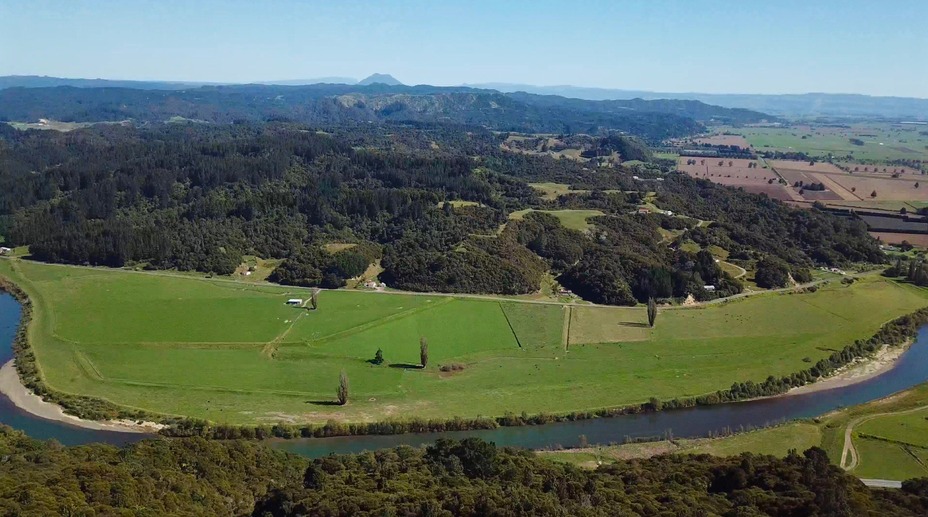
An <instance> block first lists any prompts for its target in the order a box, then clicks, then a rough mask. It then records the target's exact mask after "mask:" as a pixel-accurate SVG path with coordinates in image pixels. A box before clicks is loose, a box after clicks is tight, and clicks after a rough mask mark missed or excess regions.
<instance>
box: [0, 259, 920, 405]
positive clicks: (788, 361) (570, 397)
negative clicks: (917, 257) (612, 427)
mask: <svg viewBox="0 0 928 517" xmlns="http://www.w3.org/2000/svg"><path fill="white" fill-rule="evenodd" d="M0 274H2V275H3V276H6V277H9V278H10V279H12V280H13V281H15V282H17V283H18V284H20V285H21V286H22V287H23V288H24V289H25V290H26V291H27V292H28V293H29V295H30V296H31V297H32V299H33V300H34V303H35V319H34V321H33V326H32V327H31V328H30V339H31V342H32V343H33V347H34V350H35V353H36V357H37V359H38V362H39V365H40V367H41V369H42V372H43V375H44V376H45V378H46V381H47V383H48V384H49V386H51V387H52V388H53V389H56V390H60V391H63V392H67V393H73V394H84V395H90V396H94V397H100V398H105V399H107V400H109V401H112V402H114V403H116V404H119V405H122V406H126V407H133V408H142V409H146V410H149V411H153V412H156V413H162V414H170V415H186V416H193V417H198V418H207V419H210V420H213V421H220V422H231V423H254V422H277V421H286V422H317V423H318V422H325V421H327V420H329V419H337V420H345V421H371V420H384V419H390V418H399V419H402V418H409V417H412V416H417V417H424V418H451V417H454V416H462V417H475V416H478V415H483V416H500V415H503V414H504V413H506V412H507V411H513V412H516V413H519V412H522V411H526V412H528V413H530V414H534V413H541V412H554V413H562V412H569V411H574V410H581V409H593V408H600V407H608V406H619V405H625V404H631V403H641V402H643V401H646V400H648V399H649V398H650V397H658V398H661V399H669V398H673V397H684V396H692V395H699V394H703V393H708V392H712V391H715V390H718V389H723V388H727V387H728V386H730V385H731V384H732V382H735V381H745V380H754V381H762V380H764V379H766V378H767V376H769V375H783V374H787V373H791V372H794V371H797V370H800V369H803V368H806V367H808V364H809V363H808V362H807V361H804V360H803V359H804V358H807V360H812V361H813V362H814V361H816V360H818V359H819V358H822V357H825V356H827V355H829V354H831V352H832V351H833V350H835V349H837V348H840V347H843V346H844V345H846V344H848V343H850V342H852V341H853V340H854V339H858V338H863V337H867V336H869V335H871V334H872V333H873V332H874V331H875V330H876V329H877V328H878V327H879V326H880V325H881V324H883V323H884V322H885V321H887V320H889V319H891V318H893V317H896V316H899V315H901V314H906V313H909V312H912V311H913V310H915V309H916V308H919V307H921V306H924V305H928V293H926V292H925V291H923V290H920V289H917V288H914V287H910V286H906V285H900V284H896V283H893V282H890V281H887V280H884V279H881V278H879V277H876V276H873V277H868V278H866V279H862V280H859V281H858V282H856V283H855V284H854V285H853V286H851V287H846V286H842V285H839V284H837V283H835V284H833V285H828V286H826V287H824V288H822V289H820V290H819V291H818V292H816V293H806V294H776V293H769V294H762V295H758V296H753V297H748V298H745V299H743V300H740V301H737V302H731V303H727V304H717V305H712V306H706V307H704V308H696V309H688V308H675V309H662V310H661V313H660V315H659V317H658V323H657V326H656V328H655V329H649V328H647V327H646V326H645V325H644V321H645V309H644V308H643V307H639V308H601V307H590V306H564V305H559V304H540V303H521V302H515V301H506V300H502V299H500V300H494V299H480V298H473V297H451V296H422V295H411V294H391V293H374V292H356V291H324V292H322V293H321V294H320V296H319V309H318V310H316V311H311V310H308V309H304V308H298V307H290V306H287V305H285V303H284V302H285V301H286V300H287V299H288V298H293V297H300V298H306V297H307V296H308V291H307V290H301V289H294V288H287V287H279V286H271V285H267V284H247V283H244V282H237V281H232V280H220V279H199V278H193V277H190V276H172V275H171V274H170V273H141V272H130V271H122V270H104V269H91V268H79V267H67V266H52V265H43V264H36V263H31V262H26V261H21V260H0ZM420 337H426V338H427V339H428V342H429V349H430V362H429V366H428V368H426V369H424V370H423V369H419V368H417V367H416V363H418V361H419V338H420ZM378 348H382V349H383V352H384V357H385V360H386V364H384V365H382V366H374V365H372V364H370V363H369V362H368V360H369V359H372V358H373V357H374V353H375V352H376V350H377V349H378ZM452 363H454V364H459V365H463V367H464V369H463V370H461V371H456V372H442V371H441V370H440V369H439V366H440V365H450V364H452ZM342 370H344V371H345V372H346V373H347V374H348V377H349V378H350V381H351V394H352V395H351V402H350V403H349V404H348V405H347V406H343V407H342V406H336V405H333V404H332V401H333V400H334V398H335V397H334V394H335V387H336V385H337V379H338V375H339V372H340V371H342Z"/></svg>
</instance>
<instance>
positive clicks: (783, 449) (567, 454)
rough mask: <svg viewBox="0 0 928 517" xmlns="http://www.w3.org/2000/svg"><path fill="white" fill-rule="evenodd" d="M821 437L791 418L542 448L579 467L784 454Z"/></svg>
mask: <svg viewBox="0 0 928 517" xmlns="http://www.w3.org/2000/svg"><path fill="white" fill-rule="evenodd" d="M821 441H822V432H821V429H820V428H819V426H818V425H816V424H814V423H810V422H793V423H789V424H784V425H780V426H777V427H773V428H770V429H761V430H758V431H751V432H746V433H740V434H736V435H733V436H728V437H724V438H697V439H684V440H680V439H677V440H674V441H672V442H671V441H660V442H648V443H630V444H626V445H613V446H606V447H590V448H585V449H579V450H576V451H551V452H542V453H541V454H543V455H544V456H545V457H547V458H550V459H553V460H557V461H563V462H566V463H572V464H574V465H577V466H580V467H588V468H589V467H595V466H597V465H600V464H604V463H611V462H614V461H616V460H626V459H632V458H646V457H650V456H653V455H655V454H671V453H672V454H712V455H714V456H737V455H738V454H741V453H743V452H752V453H754V454H772V455H774V456H779V457H783V456H786V455H787V454H788V453H789V451H790V449H796V450H798V451H803V450H806V449H808V448H809V447H817V446H818V445H819V444H820V443H821Z"/></svg>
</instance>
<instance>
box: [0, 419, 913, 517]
mask: <svg viewBox="0 0 928 517" xmlns="http://www.w3.org/2000/svg"><path fill="white" fill-rule="evenodd" d="M0 456H2V458H3V459H2V465H3V468H2V469H0V513H4V514H6V515H51V514H62V513H64V514H70V515H91V514H98V515H99V514H106V515H118V514H131V515H165V514H170V515H235V516H245V515H253V516H256V517H264V516H297V515H332V516H340V515H345V516H347V515H383V514H384V513H387V514H394V515H423V516H424V515H487V514H494V515H516V514H518V515H555V514H569V515H591V516H592V515H616V514H633V515H667V514H668V513H669V514H674V515H694V514H715V515H773V516H788V515H873V516H877V515H897V516H909V515H912V516H915V515H924V514H925V512H928V479H913V480H911V481H907V482H906V483H904V484H903V489H902V490H901V491H896V490H881V489H869V488H867V487H865V486H864V485H863V484H862V483H860V481H858V480H856V479H854V478H852V477H851V476H849V475H847V474H844V473H843V472H841V471H840V469H838V468H837V467H834V466H833V465H831V464H830V462H829V460H828V456H827V455H826V453H825V452H824V451H823V450H821V449H818V448H812V449H808V450H806V451H805V452H804V453H802V454H798V453H796V452H795V451H793V452H791V453H790V454H789V455H787V456H786V457H785V458H783V459H777V458H775V457H773V456H763V455H752V454H742V455H741V456H735V457H730V458H717V457H713V456H708V455H699V456H664V457H658V458H652V459H648V460H635V461H622V462H618V463H615V464H612V465H608V466H604V467H601V468H599V469H597V470H595V471H588V470H583V469H579V468H576V467H573V466H571V465H565V464H558V463H555V462H551V461H548V460H545V459H542V458H540V457H538V456H536V455H535V454H534V453H532V452H529V451H524V450H515V449H508V448H497V447H496V446H494V445H493V444H492V443H486V442H483V441H480V440H477V439H466V440H464V441H461V442H455V441H450V440H441V441H439V442H438V443H436V444H435V445H433V446H430V447H427V448H424V449H413V448H409V447H400V448H396V449H388V450H383V451H377V452H367V453H363V454H358V455H350V456H329V457H326V458H322V459H317V460H312V461H309V460H306V459H304V458H299V457H296V456H292V455H288V454H285V453H281V452H279V451H274V450H271V449H269V448H267V447H265V446H263V445H261V444H256V443H253V442H247V441H221V442H220V441H206V440H203V439H200V438H190V439H185V440H145V441H143V442H140V443H137V444H133V445H130V446H127V447H125V448H122V449H119V448H116V447H113V446H108V445H100V444H96V445H86V446H80V447H62V446H61V445H58V444H56V443H55V442H39V441H36V440H32V439H30V438H28V437H26V436H24V435H23V434H22V433H19V432H16V431H13V430H10V429H9V428H7V427H5V426H0Z"/></svg>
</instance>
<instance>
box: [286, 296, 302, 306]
mask: <svg viewBox="0 0 928 517" xmlns="http://www.w3.org/2000/svg"><path fill="white" fill-rule="evenodd" d="M287 305H296V306H300V305H303V299H302V298H290V299H289V300H287Z"/></svg>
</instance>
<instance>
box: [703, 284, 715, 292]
mask: <svg viewBox="0 0 928 517" xmlns="http://www.w3.org/2000/svg"><path fill="white" fill-rule="evenodd" d="M702 288H703V289H705V290H706V291H709V292H710V293H711V292H712V291H715V286H714V285H704V286H702Z"/></svg>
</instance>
